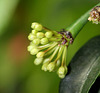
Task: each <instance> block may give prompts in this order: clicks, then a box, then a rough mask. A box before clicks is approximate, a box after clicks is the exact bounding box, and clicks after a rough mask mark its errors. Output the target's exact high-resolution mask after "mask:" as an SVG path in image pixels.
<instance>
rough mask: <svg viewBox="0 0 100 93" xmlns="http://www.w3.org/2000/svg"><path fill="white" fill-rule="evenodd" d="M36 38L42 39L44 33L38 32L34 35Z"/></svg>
mask: <svg viewBox="0 0 100 93" xmlns="http://www.w3.org/2000/svg"><path fill="white" fill-rule="evenodd" d="M36 36H37V38H43V37H44V33H42V32H38V33H37V34H36Z"/></svg>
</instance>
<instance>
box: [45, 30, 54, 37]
mask: <svg viewBox="0 0 100 93" xmlns="http://www.w3.org/2000/svg"><path fill="white" fill-rule="evenodd" d="M52 35H53V33H52V32H50V31H48V32H46V33H45V36H46V37H47V38H51V37H52Z"/></svg>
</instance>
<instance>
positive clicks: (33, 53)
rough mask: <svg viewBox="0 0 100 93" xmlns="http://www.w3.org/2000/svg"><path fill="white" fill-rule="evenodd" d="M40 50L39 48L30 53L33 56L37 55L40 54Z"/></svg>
mask: <svg viewBox="0 0 100 93" xmlns="http://www.w3.org/2000/svg"><path fill="white" fill-rule="evenodd" d="M38 51H39V50H38V49H37V48H33V49H32V50H31V51H30V54H31V55H36V54H37V53H38Z"/></svg>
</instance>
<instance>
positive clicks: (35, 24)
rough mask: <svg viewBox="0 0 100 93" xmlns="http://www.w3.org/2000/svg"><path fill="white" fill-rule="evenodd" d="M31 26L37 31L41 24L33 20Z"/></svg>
mask: <svg viewBox="0 0 100 93" xmlns="http://www.w3.org/2000/svg"><path fill="white" fill-rule="evenodd" d="M31 28H33V29H34V30H37V31H41V30H42V28H43V27H42V25H41V24H39V23H36V22H34V23H32V25H31Z"/></svg>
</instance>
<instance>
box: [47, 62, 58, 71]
mask: <svg viewBox="0 0 100 93" xmlns="http://www.w3.org/2000/svg"><path fill="white" fill-rule="evenodd" d="M55 67H56V64H55V62H51V63H49V64H48V66H47V70H49V72H52V71H53V70H54V69H55Z"/></svg>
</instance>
